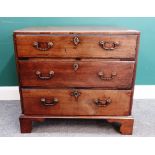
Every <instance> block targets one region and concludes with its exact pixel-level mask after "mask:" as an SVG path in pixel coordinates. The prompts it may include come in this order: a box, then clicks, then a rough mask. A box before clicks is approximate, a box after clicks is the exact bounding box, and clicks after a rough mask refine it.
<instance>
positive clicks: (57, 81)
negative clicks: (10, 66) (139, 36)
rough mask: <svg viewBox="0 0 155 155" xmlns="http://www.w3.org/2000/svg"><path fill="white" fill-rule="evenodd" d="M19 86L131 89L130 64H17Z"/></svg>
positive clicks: (33, 62)
mask: <svg viewBox="0 0 155 155" xmlns="http://www.w3.org/2000/svg"><path fill="white" fill-rule="evenodd" d="M19 68H20V82H21V85H22V86H43V87H45V86H46V87H104V88H105V87H107V88H115V89H117V88H128V89H129V88H131V86H132V80H133V70H134V61H129V62H128V61H104V60H83V61H82V60H81V61H75V60H25V61H22V60H21V61H19Z"/></svg>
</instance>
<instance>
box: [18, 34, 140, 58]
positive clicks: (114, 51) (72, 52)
mask: <svg viewBox="0 0 155 155" xmlns="http://www.w3.org/2000/svg"><path fill="white" fill-rule="evenodd" d="M136 41H137V35H101V34H100V35H92V34H87V35H84V34H79V35H78V36H76V35H68V34H66V35H65V34H64V35H16V44H17V53H18V57H55V58H56V57H64V58H75V57H82V58H88V57H93V58H134V57H135V52H136Z"/></svg>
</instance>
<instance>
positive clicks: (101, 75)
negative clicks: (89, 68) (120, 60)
mask: <svg viewBox="0 0 155 155" xmlns="http://www.w3.org/2000/svg"><path fill="white" fill-rule="evenodd" d="M98 76H99V78H100V79H101V80H106V81H110V80H112V79H114V77H115V76H117V73H116V72H112V73H111V76H110V77H105V75H104V73H103V72H98Z"/></svg>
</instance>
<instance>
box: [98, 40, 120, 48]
mask: <svg viewBox="0 0 155 155" xmlns="http://www.w3.org/2000/svg"><path fill="white" fill-rule="evenodd" d="M99 45H100V46H101V47H102V48H103V49H105V50H114V49H115V48H116V47H118V46H119V45H120V43H119V42H114V41H99Z"/></svg>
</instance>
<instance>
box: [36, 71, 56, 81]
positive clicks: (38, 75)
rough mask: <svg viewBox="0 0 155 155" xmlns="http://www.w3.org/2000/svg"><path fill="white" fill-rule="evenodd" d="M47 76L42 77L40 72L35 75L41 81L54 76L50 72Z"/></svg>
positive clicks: (52, 72)
mask: <svg viewBox="0 0 155 155" xmlns="http://www.w3.org/2000/svg"><path fill="white" fill-rule="evenodd" d="M48 74H49V75H48V76H43V75H42V73H41V72H40V71H36V75H37V77H38V78H39V79H41V80H49V79H51V78H52V77H53V76H54V71H50V72H49V73H48Z"/></svg>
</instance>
